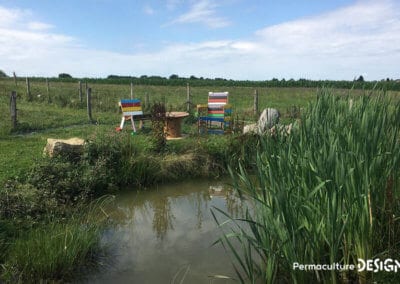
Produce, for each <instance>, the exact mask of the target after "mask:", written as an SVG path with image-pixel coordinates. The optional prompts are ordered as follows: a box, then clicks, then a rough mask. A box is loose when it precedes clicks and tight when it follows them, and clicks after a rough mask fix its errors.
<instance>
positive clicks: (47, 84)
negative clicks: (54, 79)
mask: <svg viewBox="0 0 400 284" xmlns="http://www.w3.org/2000/svg"><path fill="white" fill-rule="evenodd" d="M46 91H47V102H48V103H51V97H50V83H49V79H48V78H46Z"/></svg>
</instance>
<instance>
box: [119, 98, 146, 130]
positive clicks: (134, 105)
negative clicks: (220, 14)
mask: <svg viewBox="0 0 400 284" xmlns="http://www.w3.org/2000/svg"><path fill="white" fill-rule="evenodd" d="M119 106H120V107H121V110H122V119H121V124H120V126H119V127H117V130H118V131H121V130H122V129H123V128H124V124H125V121H126V120H130V121H131V123H132V129H133V131H134V132H136V126H135V122H134V120H133V117H134V116H140V115H143V111H142V105H141V102H140V100H138V99H125V100H121V101H120V102H119Z"/></svg>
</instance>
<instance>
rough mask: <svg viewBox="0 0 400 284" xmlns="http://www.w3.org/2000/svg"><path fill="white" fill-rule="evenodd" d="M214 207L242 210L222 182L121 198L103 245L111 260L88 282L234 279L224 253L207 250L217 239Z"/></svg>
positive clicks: (183, 185) (233, 211)
mask: <svg viewBox="0 0 400 284" xmlns="http://www.w3.org/2000/svg"><path fill="white" fill-rule="evenodd" d="M213 207H217V208H219V209H221V210H224V211H227V212H228V213H229V214H232V215H233V216H236V217H239V216H240V214H242V212H243V204H242V201H241V200H240V199H239V198H238V197H237V196H235V195H234V194H233V192H232V190H230V188H229V187H228V186H227V185H226V183H225V182H223V181H222V182H211V183H210V182H204V181H194V182H185V183H179V184H174V185H169V186H159V187H156V188H153V189H150V190H147V191H144V192H143V191H141V192H133V191H128V192H125V193H124V194H121V195H120V196H118V197H117V199H116V203H115V205H114V207H113V209H112V212H111V216H112V218H113V219H114V220H115V221H116V224H117V225H116V226H115V228H113V229H112V230H111V231H109V232H108V234H105V236H104V242H106V243H113V244H115V245H114V251H113V253H114V254H115V262H114V264H113V265H112V267H110V268H108V269H107V271H106V272H105V273H100V274H98V275H94V276H93V277H91V278H90V279H89V282H96V283H171V282H172V281H173V280H176V281H177V283H179V282H180V280H182V279H180V277H183V276H184V282H183V283H209V282H210V276H212V275H227V276H230V277H233V278H235V277H236V275H235V272H234V270H233V267H232V265H231V262H230V259H229V256H228V255H227V253H226V252H225V250H224V249H223V248H222V247H221V246H220V245H217V246H211V245H212V244H213V243H214V242H215V241H216V240H217V239H218V238H219V236H220V235H221V231H220V230H219V229H218V228H217V225H216V223H215V221H214V219H213V218H212V215H211V212H210V211H211V208H213ZM220 217H221V220H222V221H224V220H223V219H224V218H223V216H220ZM225 219H226V218H225ZM185 271H187V272H185ZM211 279H212V283H228V282H229V281H228V280H226V279H213V278H211ZM133 280H134V281H133ZM227 281H228V282H227Z"/></svg>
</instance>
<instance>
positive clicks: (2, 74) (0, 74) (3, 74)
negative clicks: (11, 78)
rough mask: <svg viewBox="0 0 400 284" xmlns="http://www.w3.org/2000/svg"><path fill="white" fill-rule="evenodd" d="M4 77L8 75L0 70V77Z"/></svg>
mask: <svg viewBox="0 0 400 284" xmlns="http://www.w3.org/2000/svg"><path fill="white" fill-rule="evenodd" d="M6 77H8V76H7V74H6V73H5V72H4V71H3V70H0V78H6Z"/></svg>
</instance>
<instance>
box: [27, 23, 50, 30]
mask: <svg viewBox="0 0 400 284" xmlns="http://www.w3.org/2000/svg"><path fill="white" fill-rule="evenodd" d="M51 28H53V26H52V25H49V24H45V23H41V22H29V23H28V29H30V30H35V31H40V30H48V29H51Z"/></svg>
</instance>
